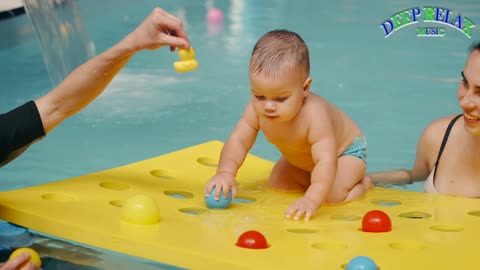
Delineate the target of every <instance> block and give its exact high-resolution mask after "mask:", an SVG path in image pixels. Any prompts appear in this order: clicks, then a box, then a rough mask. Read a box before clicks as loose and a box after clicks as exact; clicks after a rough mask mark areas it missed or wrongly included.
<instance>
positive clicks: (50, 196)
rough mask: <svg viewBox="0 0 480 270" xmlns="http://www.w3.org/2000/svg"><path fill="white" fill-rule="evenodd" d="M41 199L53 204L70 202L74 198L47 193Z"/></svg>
mask: <svg viewBox="0 0 480 270" xmlns="http://www.w3.org/2000/svg"><path fill="white" fill-rule="evenodd" d="M42 199H44V200H49V201H54V202H70V201H73V200H74V198H73V197H71V196H68V195H64V194H58V193H47V194H43V195H42Z"/></svg>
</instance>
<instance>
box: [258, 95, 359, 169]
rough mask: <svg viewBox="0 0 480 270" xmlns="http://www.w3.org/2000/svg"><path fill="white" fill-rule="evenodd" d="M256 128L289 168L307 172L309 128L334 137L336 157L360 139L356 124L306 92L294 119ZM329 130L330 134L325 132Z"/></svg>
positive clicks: (309, 166)
mask: <svg viewBox="0 0 480 270" xmlns="http://www.w3.org/2000/svg"><path fill="white" fill-rule="evenodd" d="M259 124H260V129H261V130H262V131H263V133H264V134H265V137H266V138H267V140H268V141H269V142H270V143H272V144H273V145H275V146H276V147H277V149H278V150H279V151H280V152H281V153H282V155H283V157H285V159H287V160H288V161H289V162H290V163H291V164H292V165H293V166H295V167H297V168H300V169H302V170H306V171H311V170H312V169H313V167H314V165H315V164H314V162H313V160H312V152H311V146H312V142H311V141H310V140H309V136H308V135H309V132H311V131H310V129H311V128H313V127H314V128H315V129H316V130H320V132H322V133H324V134H326V135H325V136H323V137H322V138H323V139H331V137H332V136H333V137H334V141H335V142H336V149H337V157H339V156H340V155H342V154H343V152H344V151H345V149H347V147H348V146H349V145H350V144H351V143H352V142H353V140H354V139H355V138H356V137H360V136H363V134H362V131H361V130H360V128H359V127H358V126H357V124H356V123H355V122H354V121H353V120H352V119H351V118H350V117H349V116H348V115H347V114H346V113H344V112H343V111H341V110H340V109H338V108H337V107H335V106H334V105H333V104H331V103H329V102H328V101H326V100H325V99H323V98H321V97H320V96H318V95H315V94H313V93H310V94H309V95H308V96H307V97H306V98H305V102H304V105H303V106H302V108H301V109H300V111H299V112H298V114H297V116H295V118H293V119H292V120H290V121H288V122H281V123H275V122H271V121H266V120H265V119H260V122H259ZM329 131H330V132H329Z"/></svg>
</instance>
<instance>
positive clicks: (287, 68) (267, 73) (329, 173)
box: [205, 30, 371, 220]
mask: <svg viewBox="0 0 480 270" xmlns="http://www.w3.org/2000/svg"><path fill="white" fill-rule="evenodd" d="M309 74H310V60H309V52H308V47H307V45H306V44H305V42H304V41H303V39H302V38H301V37H300V36H299V35H298V34H296V33H294V32H291V31H287V30H274V31H271V32H268V33H267V34H265V35H264V36H263V37H261V38H260V39H259V40H258V42H257V44H256V45H255V47H254V49H253V52H252V56H251V58H250V85H251V95H252V96H251V100H250V102H249V103H248V104H247V106H246V109H245V111H244V113H243V116H242V117H241V118H240V120H239V121H238V123H237V125H236V127H235V129H234V130H233V132H232V134H231V135H230V137H229V138H228V141H227V142H226V143H225V145H224V147H223V149H222V153H221V156H220V162H219V165H218V169H217V173H216V175H215V176H213V177H212V179H211V180H210V181H209V182H208V183H207V185H206V187H205V193H206V196H209V195H210V193H211V191H212V189H213V187H216V192H215V195H214V196H215V199H217V200H218V199H219V196H220V193H221V192H223V194H224V196H225V197H227V196H228V193H229V191H231V192H232V194H233V196H235V195H236V193H237V190H236V183H235V176H236V174H237V171H238V169H239V168H240V166H241V165H242V163H243V161H244V160H245V157H246V155H247V153H248V152H249V150H250V149H251V147H252V146H253V144H254V142H255V139H256V137H257V134H258V132H259V130H261V131H262V132H263V133H264V135H265V137H266V138H267V140H268V141H269V142H270V143H272V144H273V145H275V146H276V147H277V148H278V150H279V151H280V152H281V154H282V157H281V158H280V160H279V161H278V162H277V163H276V164H275V166H274V167H273V169H272V172H271V174H270V178H269V185H270V187H272V188H273V189H277V190H282V191H305V194H304V196H303V197H301V198H299V199H297V200H296V201H295V202H294V203H292V204H291V205H290V206H289V207H288V208H287V210H286V212H285V215H286V217H287V218H291V217H294V219H295V220H298V219H300V218H301V217H302V216H303V215H305V220H309V219H310V217H311V216H312V215H313V214H314V213H315V212H316V210H317V209H318V207H320V205H322V204H323V203H325V202H326V203H342V202H347V201H350V200H353V199H356V198H359V197H361V196H362V195H363V194H364V193H365V192H366V191H367V190H368V189H369V188H370V187H371V181H370V180H369V178H365V170H366V158H367V141H366V138H365V137H364V136H363V133H362V131H361V130H360V128H359V127H358V126H357V125H356V124H355V123H354V122H353V120H352V119H350V118H349V117H348V116H347V115H346V114H345V113H344V112H342V111H341V110H340V109H338V108H337V107H335V106H334V105H332V104H330V103H329V102H327V101H326V100H325V99H323V98H322V97H320V96H318V95H316V94H314V93H311V92H310V85H311V83H312V78H311V77H310V76H309Z"/></svg>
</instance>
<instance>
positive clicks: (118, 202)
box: [108, 200, 125, 207]
mask: <svg viewBox="0 0 480 270" xmlns="http://www.w3.org/2000/svg"><path fill="white" fill-rule="evenodd" d="M124 203H125V202H124V201H122V200H114V201H110V202H108V204H110V205H111V206H115V207H123V204H124Z"/></svg>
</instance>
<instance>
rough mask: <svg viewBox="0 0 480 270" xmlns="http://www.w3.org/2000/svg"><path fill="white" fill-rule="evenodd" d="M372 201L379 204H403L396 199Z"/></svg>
mask: <svg viewBox="0 0 480 270" xmlns="http://www.w3.org/2000/svg"><path fill="white" fill-rule="evenodd" d="M372 203H373V204H375V205H378V206H396V205H400V204H402V202H401V201H396V200H374V201H372Z"/></svg>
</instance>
